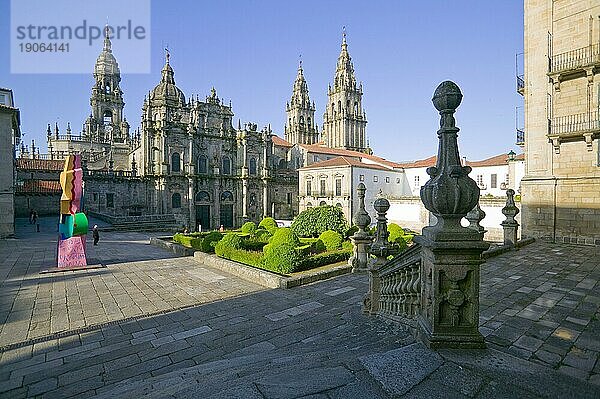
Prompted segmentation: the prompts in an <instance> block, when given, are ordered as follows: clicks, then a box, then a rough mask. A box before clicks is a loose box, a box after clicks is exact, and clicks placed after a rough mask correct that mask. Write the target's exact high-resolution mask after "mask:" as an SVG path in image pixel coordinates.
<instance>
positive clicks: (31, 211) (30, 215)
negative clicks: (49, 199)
mask: <svg viewBox="0 0 600 399" xmlns="http://www.w3.org/2000/svg"><path fill="white" fill-rule="evenodd" d="M29 224H33V209H30V210H29Z"/></svg>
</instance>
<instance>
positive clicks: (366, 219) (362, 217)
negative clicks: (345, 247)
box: [352, 183, 371, 237]
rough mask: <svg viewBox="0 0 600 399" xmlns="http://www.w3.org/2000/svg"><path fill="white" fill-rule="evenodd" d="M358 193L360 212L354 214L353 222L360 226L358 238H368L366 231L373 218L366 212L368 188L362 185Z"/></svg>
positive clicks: (357, 233)
mask: <svg viewBox="0 0 600 399" xmlns="http://www.w3.org/2000/svg"><path fill="white" fill-rule="evenodd" d="M356 191H358V211H356V214H354V218H353V219H352V221H353V222H354V224H355V225H356V226H358V232H356V236H359V237H366V236H368V233H367V232H366V231H365V230H366V228H367V227H368V226H369V224H370V223H371V217H370V216H369V214H368V213H367V211H366V210H365V192H366V191H367V188H366V187H365V185H364V184H363V183H360V184H359V185H358V188H357V189H356Z"/></svg>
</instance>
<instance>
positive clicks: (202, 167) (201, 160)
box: [197, 155, 208, 174]
mask: <svg viewBox="0 0 600 399" xmlns="http://www.w3.org/2000/svg"><path fill="white" fill-rule="evenodd" d="M197 173H200V174H207V173H208V158H206V156H204V155H200V156H199V157H198V172H197Z"/></svg>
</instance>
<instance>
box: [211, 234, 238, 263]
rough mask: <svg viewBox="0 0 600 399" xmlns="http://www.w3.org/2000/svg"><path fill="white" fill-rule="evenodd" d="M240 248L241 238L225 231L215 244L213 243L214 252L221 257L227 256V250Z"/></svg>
mask: <svg viewBox="0 0 600 399" xmlns="http://www.w3.org/2000/svg"><path fill="white" fill-rule="evenodd" d="M241 248H242V239H241V238H240V237H238V236H237V235H236V234H233V233H227V234H225V237H223V238H222V239H221V240H220V241H219V242H218V243H217V245H215V253H216V254H217V255H218V256H221V257H223V258H228V259H229V257H228V255H229V251H231V250H235V249H241Z"/></svg>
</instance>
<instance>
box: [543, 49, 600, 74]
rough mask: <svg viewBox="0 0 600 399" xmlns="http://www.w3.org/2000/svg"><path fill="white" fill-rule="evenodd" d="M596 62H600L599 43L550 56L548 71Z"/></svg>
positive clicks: (558, 70) (577, 67)
mask: <svg viewBox="0 0 600 399" xmlns="http://www.w3.org/2000/svg"><path fill="white" fill-rule="evenodd" d="M596 63H600V43H596V44H593V45H590V46H586V47H582V48H578V49H575V50H571V51H566V52H564V53H561V54H557V55H554V56H552V58H551V60H550V73H558V72H562V71H569V70H574V69H579V68H583V67H585V66H588V65H592V64H596Z"/></svg>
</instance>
